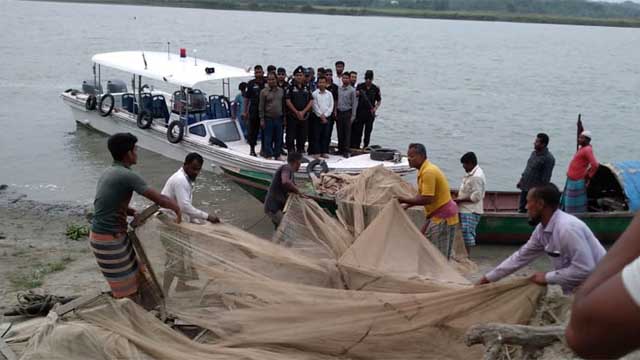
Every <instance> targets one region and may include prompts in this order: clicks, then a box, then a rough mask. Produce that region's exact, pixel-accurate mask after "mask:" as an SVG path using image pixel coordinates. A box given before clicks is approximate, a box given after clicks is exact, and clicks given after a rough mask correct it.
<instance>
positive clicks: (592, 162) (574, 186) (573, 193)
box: [562, 130, 600, 213]
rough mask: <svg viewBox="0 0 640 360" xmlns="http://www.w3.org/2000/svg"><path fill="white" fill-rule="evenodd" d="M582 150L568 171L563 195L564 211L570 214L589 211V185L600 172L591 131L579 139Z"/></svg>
mask: <svg viewBox="0 0 640 360" xmlns="http://www.w3.org/2000/svg"><path fill="white" fill-rule="evenodd" d="M578 145H580V148H579V149H578V151H577V152H576V154H575V155H573V159H571V162H570V163H569V169H568V170H567V183H566V185H565V187H564V192H563V195H562V207H563V210H564V211H566V212H568V213H582V212H586V211H587V184H588V183H589V180H590V179H591V178H592V177H593V175H594V174H595V173H596V171H597V170H598V166H599V165H600V164H599V163H598V160H596V157H595V156H594V155H593V148H592V147H591V131H586V130H585V131H583V132H582V134H580V136H579V137H578Z"/></svg>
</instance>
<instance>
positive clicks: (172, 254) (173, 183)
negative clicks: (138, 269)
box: [161, 153, 220, 295]
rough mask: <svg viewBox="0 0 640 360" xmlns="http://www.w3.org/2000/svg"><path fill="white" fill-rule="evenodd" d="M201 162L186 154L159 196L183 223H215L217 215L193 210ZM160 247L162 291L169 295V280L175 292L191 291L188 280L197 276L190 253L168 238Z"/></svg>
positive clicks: (195, 156) (163, 238) (167, 211)
mask: <svg viewBox="0 0 640 360" xmlns="http://www.w3.org/2000/svg"><path fill="white" fill-rule="evenodd" d="M203 163H204V159H203V158H202V156H200V154H198V153H190V154H188V155H187V157H186V158H185V160H184V164H183V165H182V167H181V168H180V169H179V170H178V171H176V172H175V173H174V174H173V175H171V177H170V178H169V179H168V180H167V182H166V183H165V185H164V188H162V195H164V196H166V197H168V198H170V199H171V200H174V201H175V202H176V203H177V204H178V207H179V208H180V211H181V212H182V218H183V220H184V221H187V222H192V223H201V222H202V221H209V222H212V223H214V224H215V223H219V222H220V219H218V217H217V216H215V215H211V214H208V213H207V212H205V211H202V210H199V209H197V208H195V207H194V206H193V204H192V199H193V183H194V182H195V180H196V178H197V177H198V175H199V174H200V171H201V170H202V164H203ZM162 212H164V213H165V214H167V215H169V216H172V217H175V213H174V212H173V211H171V210H168V209H162ZM161 241H162V244H163V245H164V247H165V249H166V251H167V258H166V261H165V271H164V279H163V286H162V287H163V291H164V293H165V295H167V294H168V293H169V290H170V289H171V284H172V283H173V279H175V278H177V279H178V282H177V284H176V288H175V290H176V291H189V290H195V288H193V287H191V286H189V285H187V281H189V280H197V279H198V273H197V271H196V269H195V267H194V266H193V263H192V260H191V253H190V250H189V249H188V248H187V247H185V246H184V245H182V244H177V243H175V242H174V241H173V240H172V239H170V238H168V237H161Z"/></svg>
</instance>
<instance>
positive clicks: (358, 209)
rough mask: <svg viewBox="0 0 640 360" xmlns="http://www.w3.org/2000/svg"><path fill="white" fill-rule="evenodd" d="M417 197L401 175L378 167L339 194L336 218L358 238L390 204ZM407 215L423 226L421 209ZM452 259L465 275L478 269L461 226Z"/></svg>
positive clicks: (366, 172)
mask: <svg viewBox="0 0 640 360" xmlns="http://www.w3.org/2000/svg"><path fill="white" fill-rule="evenodd" d="M416 194H417V190H416V189H415V188H414V187H413V186H411V185H410V184H409V183H408V182H406V181H405V180H404V179H403V178H402V177H400V175H398V174H396V173H394V172H393V171H390V170H388V169H385V168H384V167H383V166H376V167H373V168H370V169H367V170H365V171H363V172H362V173H361V174H360V175H359V176H358V177H357V178H356V180H355V181H353V182H352V183H351V184H349V185H347V186H345V187H343V188H342V189H341V190H340V191H338V192H337V194H336V203H337V206H338V210H337V216H338V219H340V222H341V223H342V224H343V226H344V227H345V228H346V229H348V230H349V231H350V232H351V233H352V234H354V236H355V237H358V236H359V235H360V234H361V233H362V232H363V231H364V230H365V229H366V228H367V227H368V226H369V225H370V224H371V223H372V222H373V221H374V220H375V219H376V218H377V217H378V215H379V214H380V212H381V211H382V210H383V209H384V207H385V206H386V205H387V204H388V203H390V202H392V201H394V199H395V198H398V197H414V196H415V195H416ZM406 213H407V214H408V216H409V218H410V219H411V220H412V222H413V223H414V224H416V225H417V226H422V224H424V222H425V216H424V212H423V211H422V208H418V207H416V208H411V209H408V210H407V211H406ZM450 260H451V262H452V264H453V266H454V267H456V269H458V270H459V271H461V272H463V273H470V272H473V271H476V270H477V268H478V267H477V265H476V264H475V263H474V262H473V261H471V259H469V254H468V253H467V250H466V248H465V246H464V240H463V238H462V231H461V229H460V226H458V227H457V228H456V234H455V238H454V241H453V244H452V252H451V259H450Z"/></svg>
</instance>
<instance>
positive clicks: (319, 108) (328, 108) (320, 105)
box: [311, 89, 333, 118]
mask: <svg viewBox="0 0 640 360" xmlns="http://www.w3.org/2000/svg"><path fill="white" fill-rule="evenodd" d="M311 95H312V96H313V113H314V114H316V116H318V117H320V115H324V116H325V117H327V118H328V117H329V116H331V114H333V95H332V94H331V91H329V90H325V91H320V89H318V90H316V91H314V92H313V94H311Z"/></svg>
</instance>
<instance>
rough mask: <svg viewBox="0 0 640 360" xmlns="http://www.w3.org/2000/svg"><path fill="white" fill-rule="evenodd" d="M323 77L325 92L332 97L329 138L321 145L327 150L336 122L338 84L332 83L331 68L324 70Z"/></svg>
mask: <svg viewBox="0 0 640 360" xmlns="http://www.w3.org/2000/svg"><path fill="white" fill-rule="evenodd" d="M324 73H325V77H326V78H327V90H329V91H330V92H331V95H333V113H332V114H331V117H329V136H327V138H326V139H325V143H324V144H323V146H324V148H326V149H329V145H331V137H332V136H333V125H334V124H335V122H336V116H337V115H338V112H337V105H338V87H339V86H338V84H336V83H334V82H333V70H331V68H326V69H324Z"/></svg>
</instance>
